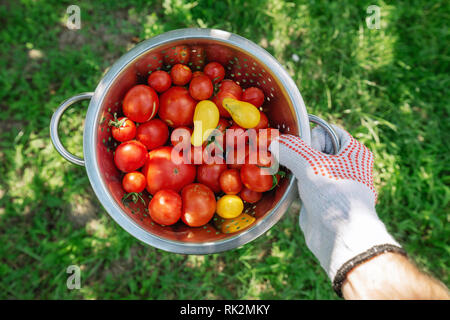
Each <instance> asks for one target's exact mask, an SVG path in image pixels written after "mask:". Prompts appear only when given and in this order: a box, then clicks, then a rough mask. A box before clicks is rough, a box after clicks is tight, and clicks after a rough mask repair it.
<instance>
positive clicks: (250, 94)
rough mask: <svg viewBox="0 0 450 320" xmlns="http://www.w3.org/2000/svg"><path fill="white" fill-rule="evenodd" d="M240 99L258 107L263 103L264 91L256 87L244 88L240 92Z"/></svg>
mask: <svg viewBox="0 0 450 320" xmlns="http://www.w3.org/2000/svg"><path fill="white" fill-rule="evenodd" d="M242 101H246V102H249V103H251V104H252V105H254V106H255V107H257V108H259V107H261V106H262V104H263V103H264V92H263V91H262V90H261V89H259V88H256V87H251V88H247V89H245V91H244V93H243V94H242Z"/></svg>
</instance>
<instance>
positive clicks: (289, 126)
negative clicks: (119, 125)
mask: <svg viewBox="0 0 450 320" xmlns="http://www.w3.org/2000/svg"><path fill="white" fill-rule="evenodd" d="M180 46H183V47H185V48H186V49H187V50H188V52H189V54H188V55H186V54H185V52H186V51H183V53H179V52H177V47H178V48H179V47H180ZM211 61H217V62H220V63H221V64H222V65H223V66H224V67H225V70H226V77H225V78H228V79H232V80H235V81H236V82H237V83H238V84H239V85H241V86H242V88H244V89H245V88H248V87H252V86H256V87H259V88H260V89H262V90H263V91H264V94H265V97H266V101H265V102H264V104H263V105H262V107H261V108H262V109H261V110H262V111H264V112H265V113H266V114H267V116H268V118H269V121H270V124H271V127H275V128H278V129H280V131H281V132H282V133H290V134H294V135H299V136H301V137H302V138H303V139H304V140H305V141H306V142H307V143H310V126H309V118H308V114H307V113H306V109H305V105H304V103H303V99H302V97H301V95H300V92H299V90H298V89H297V87H296V86H295V83H294V82H293V81H292V79H291V78H290V77H289V75H288V73H287V72H286V71H285V70H284V69H283V68H282V66H281V65H280V64H279V63H278V62H277V61H276V60H275V58H273V57H272V56H271V55H270V54H269V53H268V52H267V51H265V50H264V49H262V48H261V47H259V46H258V45H256V44H254V43H253V42H251V41H249V40H247V39H245V38H242V37H240V36H237V35H235V34H231V33H229V32H226V31H221V30H213V29H181V30H175V31H171V32H168V33H164V34H162V35H159V36H157V37H154V38H152V39H149V40H146V41H143V42H142V43H140V44H138V45H137V46H136V47H134V48H133V49H132V50H130V51H129V52H127V53H126V54H125V55H123V56H122V57H121V58H120V59H119V60H118V61H117V62H116V63H115V64H114V65H113V66H112V67H111V68H110V69H109V70H108V72H107V73H106V74H105V75H104V77H103V79H102V80H101V81H100V83H99V84H98V86H97V88H96V90H95V92H94V93H83V94H80V95H77V96H74V97H72V98H70V99H68V100H66V101H64V102H63V103H62V104H61V105H60V107H59V108H58V109H57V111H56V112H55V113H54V115H53V117H52V121H51V125H50V133H51V137H52V141H53V143H54V145H55V148H56V149H57V151H58V152H59V153H60V154H61V155H62V156H63V157H64V158H66V159H67V160H68V161H70V162H72V163H75V164H78V165H84V166H85V167H86V171H87V173H88V176H89V180H90V182H91V185H92V188H93V190H94V191H95V193H96V195H97V197H98V198H99V200H100V202H101V203H102V205H103V206H104V207H105V209H106V211H107V212H108V213H109V214H110V216H111V217H112V218H113V219H114V220H115V221H116V222H117V223H118V224H119V225H121V226H122V227H123V228H124V229H125V230H126V231H127V232H129V233H130V234H132V235H133V236H135V237H136V238H138V239H139V240H141V241H143V242H145V243H147V244H149V245H152V246H154V247H157V248H160V249H163V250H166V251H171V252H177V253H185V254H205V253H214V252H220V251H225V250H230V249H233V248H236V247H238V246H240V245H243V244H245V243H248V242H250V241H252V240H254V239H255V238H257V237H258V236H260V235H261V234H263V233H264V232H265V231H267V230H268V229H270V228H271V227H272V226H273V225H274V224H275V223H276V222H277V221H278V220H279V219H280V218H281V217H282V216H283V214H284V213H285V212H286V210H287V209H288V207H289V205H290V204H291V202H292V200H293V199H294V198H295V197H296V196H297V191H296V184H295V178H294V177H293V176H292V175H291V174H288V175H287V176H286V177H285V178H284V179H282V180H281V181H280V185H279V186H278V187H277V188H275V189H274V190H272V191H270V192H267V193H264V196H263V198H262V199H261V200H260V201H258V202H257V203H256V204H246V205H245V208H244V212H245V213H247V214H250V215H252V216H254V217H255V218H256V221H255V223H254V224H253V225H252V226H250V227H249V228H247V229H244V230H242V231H239V232H236V233H222V232H220V231H219V230H218V229H217V228H216V226H215V221H214V219H213V221H211V222H210V223H209V224H207V225H206V226H203V227H197V228H192V227H188V226H186V225H184V224H183V223H181V222H179V223H177V224H176V225H174V226H166V227H164V226H161V225H159V224H157V223H155V222H153V221H152V220H151V218H150V217H149V215H148V213H147V205H148V201H149V199H148V198H146V197H144V201H145V204H144V203H142V202H141V201H138V202H137V203H133V202H131V203H130V202H129V203H125V204H124V203H123V202H122V201H121V200H122V198H123V196H124V194H125V191H124V190H123V188H122V184H121V177H122V174H121V173H120V172H119V171H118V170H117V169H116V167H115V165H114V161H113V151H114V149H115V147H116V146H117V142H115V141H114V139H113V138H112V137H111V132H110V128H109V126H108V122H109V120H110V119H112V118H113V114H114V113H115V112H118V113H119V112H120V111H119V109H120V108H121V104H122V100H123V98H124V96H125V93H126V92H127V91H128V90H129V89H130V88H131V87H133V86H134V85H136V84H138V83H145V82H146V79H147V77H148V74H149V73H151V72H153V71H155V70H160V69H161V70H169V69H170V68H171V67H172V65H174V64H176V63H179V62H181V63H185V64H187V65H189V66H190V67H191V68H192V69H193V70H194V71H195V70H200V69H202V68H203V66H204V65H205V64H206V63H208V62H211ZM84 99H90V104H89V109H88V112H87V115H86V121H85V128H84V137H83V139H84V140H83V141H84V142H83V150H84V151H83V152H84V160H83V159H81V158H78V157H76V156H74V155H72V154H71V153H69V152H68V151H67V150H66V149H65V148H64V147H63V145H62V144H61V141H60V139H59V136H58V124H59V121H60V118H61V116H62V114H63V113H64V111H65V110H66V109H67V108H68V107H69V106H71V105H72V104H74V103H75V102H77V101H80V100H84ZM311 120H312V121H313V122H316V123H319V124H320V125H322V126H324V127H325V128H326V129H327V131H328V132H329V134H330V135H331V136H332V137H333V140H334V143H335V144H336V145H335V147H336V148H335V150H337V144H338V140H337V137H336V135H335V134H334V132H333V131H332V130H331V128H330V127H329V126H328V125H327V124H326V123H325V122H324V121H323V120H321V119H320V118H317V117H314V116H311Z"/></svg>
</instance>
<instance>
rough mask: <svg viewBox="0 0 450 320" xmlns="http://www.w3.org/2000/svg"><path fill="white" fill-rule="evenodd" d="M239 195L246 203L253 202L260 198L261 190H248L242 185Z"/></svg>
mask: <svg viewBox="0 0 450 320" xmlns="http://www.w3.org/2000/svg"><path fill="white" fill-rule="evenodd" d="M239 196H240V197H241V199H242V200H244V201H245V202H248V203H255V202H258V201H259V200H261V198H262V192H256V191H253V190H250V189H248V188H246V187H243V188H242V190H241V192H240V193H239Z"/></svg>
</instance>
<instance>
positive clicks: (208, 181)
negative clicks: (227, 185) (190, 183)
mask: <svg viewBox="0 0 450 320" xmlns="http://www.w3.org/2000/svg"><path fill="white" fill-rule="evenodd" d="M225 170H227V165H226V164H225V163H222V164H218V163H212V164H202V165H200V166H199V167H198V169H197V181H198V182H200V183H203V184H204V185H206V186H208V187H209V188H211V190H212V191H213V192H214V193H219V192H220V191H221V190H222V189H221V188H220V183H219V178H220V175H221V174H222V172H224V171H225Z"/></svg>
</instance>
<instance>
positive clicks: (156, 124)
mask: <svg viewBox="0 0 450 320" xmlns="http://www.w3.org/2000/svg"><path fill="white" fill-rule="evenodd" d="M136 138H137V140H138V141H140V142H142V143H143V144H144V145H145V146H146V147H147V149H149V150H153V149H155V148H157V147H161V146H162V145H164V144H165V143H166V141H167V139H168V138H169V128H168V127H167V124H165V122H163V121H161V120H159V119H153V120H150V121H147V122H144V123H142V124H141V125H140V126H139V127H138V128H137V132H136Z"/></svg>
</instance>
